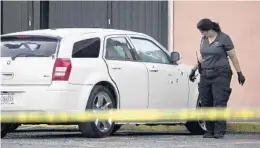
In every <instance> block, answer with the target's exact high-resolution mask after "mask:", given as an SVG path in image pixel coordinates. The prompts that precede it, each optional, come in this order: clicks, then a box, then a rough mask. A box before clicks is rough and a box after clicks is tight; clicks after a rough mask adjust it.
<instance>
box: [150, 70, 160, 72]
mask: <svg viewBox="0 0 260 148" xmlns="http://www.w3.org/2000/svg"><path fill="white" fill-rule="evenodd" d="M158 71H159V70H157V69H151V70H150V72H158Z"/></svg>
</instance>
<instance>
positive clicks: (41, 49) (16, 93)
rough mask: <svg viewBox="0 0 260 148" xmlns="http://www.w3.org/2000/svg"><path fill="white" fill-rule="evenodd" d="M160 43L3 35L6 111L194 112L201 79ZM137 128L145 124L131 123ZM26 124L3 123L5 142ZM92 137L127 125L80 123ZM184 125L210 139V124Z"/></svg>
mask: <svg viewBox="0 0 260 148" xmlns="http://www.w3.org/2000/svg"><path fill="white" fill-rule="evenodd" d="M179 59H180V54H179V53H178V52H172V53H169V52H168V51H167V50H166V49H165V48H164V47H163V46H162V45H161V44H159V43H158V42H157V41H156V40H155V39H153V38H152V37H150V36H148V35H146V34H143V33H137V32H132V31H125V30H113V29H102V28H61V29H46V30H31V31H22V32H16V33H10V34H4V35H2V36H1V59H0V61H1V111H2V112H9V111H23V112H25V111H26V112H34V111H39V112H48V111H66V112H78V111H85V110H93V111H95V110H109V109H192V108H197V107H200V101H199V100H198V90H197V86H198V80H197V81H196V82H195V83H193V82H190V81H189V79H188V75H189V72H190V70H191V67H189V66H187V65H184V64H179V63H178V61H179ZM131 123H132V124H133V123H134V124H139V123H135V122H131ZM21 124H23V123H13V124H6V123H5V124H4V123H1V125H2V128H1V134H2V136H1V137H4V136H5V135H6V134H7V133H8V132H10V131H13V130H15V129H16V128H17V127H18V126H19V125H21ZM77 124H78V125H79V129H80V131H81V133H82V134H83V135H84V136H86V137H96V138H100V137H105V136H109V135H111V134H113V133H114V132H116V131H117V130H118V129H120V126H121V125H122V124H127V123H125V122H124V123H119V122H112V121H99V120H98V119H97V120H96V122H86V123H77ZM143 124H149V125H178V124H184V125H185V126H186V127H187V129H188V130H189V131H190V132H191V133H194V134H203V133H204V131H205V124H204V122H200V121H188V122H184V123H180V122H177V121H167V122H165V121H156V122H151V123H143Z"/></svg>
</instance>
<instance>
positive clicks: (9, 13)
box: [1, 1, 32, 33]
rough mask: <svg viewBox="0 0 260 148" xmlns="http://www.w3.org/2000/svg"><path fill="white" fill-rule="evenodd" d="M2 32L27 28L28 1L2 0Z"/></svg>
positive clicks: (29, 9)
mask: <svg viewBox="0 0 260 148" xmlns="http://www.w3.org/2000/svg"><path fill="white" fill-rule="evenodd" d="M2 4H3V6H2V13H3V14H2V28H1V29H2V33H11V32H16V31H22V30H28V29H30V28H29V16H31V15H30V14H29V13H30V12H31V8H32V7H30V4H31V3H30V2H26V1H2Z"/></svg>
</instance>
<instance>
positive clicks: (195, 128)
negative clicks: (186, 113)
mask: <svg viewBox="0 0 260 148" xmlns="http://www.w3.org/2000/svg"><path fill="white" fill-rule="evenodd" d="M200 107H201V102H200V100H199V99H198V103H197V109H199V108H200ZM201 122H204V126H203V124H202V123H201ZM185 126H186V128H187V130H188V131H189V132H191V134H194V135H203V134H204V133H205V132H206V127H205V121H188V122H187V123H186V124H185Z"/></svg>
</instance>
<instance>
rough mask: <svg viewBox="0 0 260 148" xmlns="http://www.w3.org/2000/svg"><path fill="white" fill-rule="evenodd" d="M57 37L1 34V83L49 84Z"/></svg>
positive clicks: (57, 42)
mask: <svg viewBox="0 0 260 148" xmlns="http://www.w3.org/2000/svg"><path fill="white" fill-rule="evenodd" d="M58 45H59V38H54V37H46V36H8V37H1V59H0V62H1V63H0V64H1V85H49V84H51V82H52V74H53V68H54V64H55V57H56V55H57V50H58Z"/></svg>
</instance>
